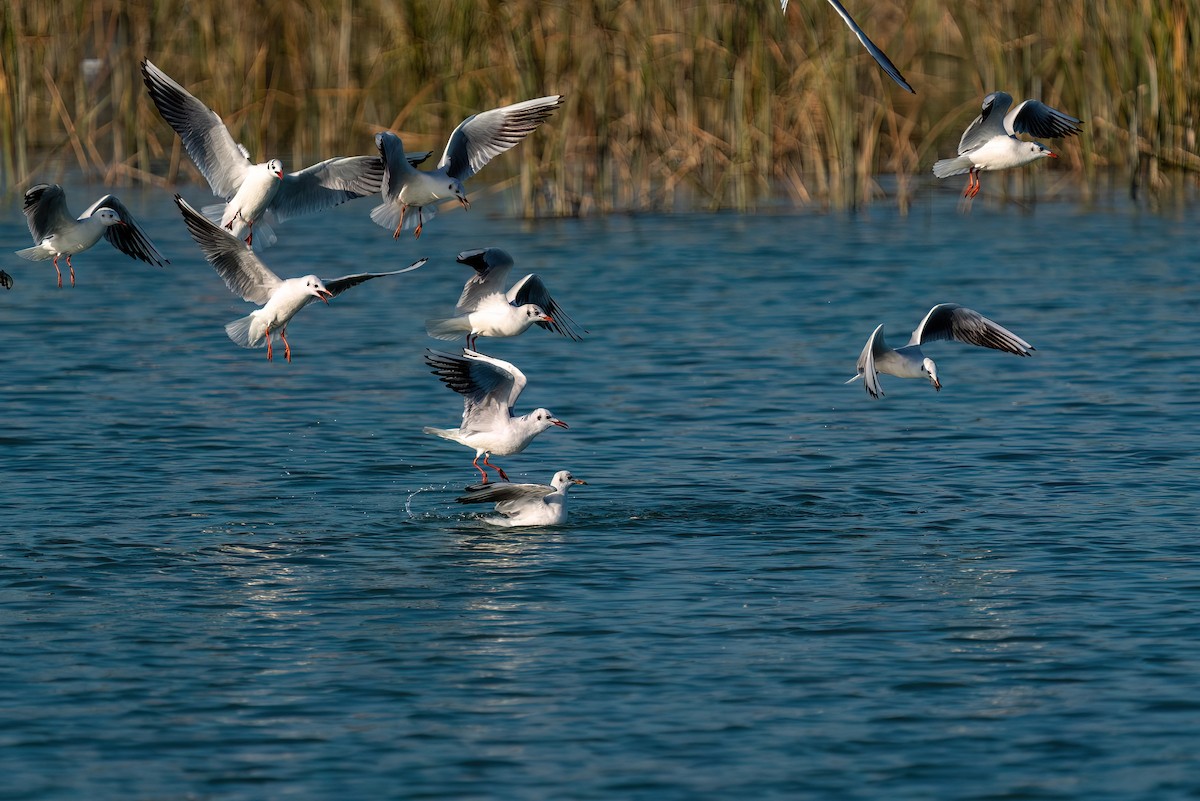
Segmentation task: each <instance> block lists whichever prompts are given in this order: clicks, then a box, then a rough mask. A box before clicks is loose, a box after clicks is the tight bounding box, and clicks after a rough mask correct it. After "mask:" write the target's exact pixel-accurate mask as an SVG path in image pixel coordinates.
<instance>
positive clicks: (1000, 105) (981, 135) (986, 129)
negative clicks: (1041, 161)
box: [958, 92, 1013, 156]
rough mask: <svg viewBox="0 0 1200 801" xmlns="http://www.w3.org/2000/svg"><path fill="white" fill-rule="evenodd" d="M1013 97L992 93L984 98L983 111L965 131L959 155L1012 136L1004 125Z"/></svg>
mask: <svg viewBox="0 0 1200 801" xmlns="http://www.w3.org/2000/svg"><path fill="white" fill-rule="evenodd" d="M1012 100H1013V99H1012V95H1010V94H1008V93H1007V92H992V93H991V94H989V95H988V96H987V97H985V98H983V109H982V110H981V111H980V113H979V116H978V117H976V118H975V121H974V122H972V123H971V124H970V125H968V126H967V130H965V131H963V135H962V139H959V140H958V155H960V156H961V155H962V154H964V153H969V152H970V151H972V150H975V149H976V148H978V147H982V146H983V145H985V144H987V143H988V142H990V141H991V140H992V139H993V138H995V137H997V136H1003V135H1005V134H1011V133H1012V131H1011V130H1009V129H1008V128H1007V126H1006V125H1005V123H1004V115H1005V113H1006V112H1007V111H1008V108H1009V106H1011V105H1012Z"/></svg>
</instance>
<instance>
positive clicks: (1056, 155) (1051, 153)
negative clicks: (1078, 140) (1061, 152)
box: [1046, 150, 1058, 159]
mask: <svg viewBox="0 0 1200 801" xmlns="http://www.w3.org/2000/svg"><path fill="white" fill-rule="evenodd" d="M1046 155H1047V156H1048V157H1049V158H1052V159H1056V158H1058V154H1057V153H1055V152H1054V151H1053V150H1051V151H1050V152H1049V153H1047V154H1046Z"/></svg>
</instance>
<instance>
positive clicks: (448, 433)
mask: <svg viewBox="0 0 1200 801" xmlns="http://www.w3.org/2000/svg"><path fill="white" fill-rule="evenodd" d="M421 433H422V434H433V435H434V436H435V437H441V438H442V439H448V440H454V438H455V437H456V436H457V435H458V429H457V428H434V427H433V426H425V427H424V428H422V429H421Z"/></svg>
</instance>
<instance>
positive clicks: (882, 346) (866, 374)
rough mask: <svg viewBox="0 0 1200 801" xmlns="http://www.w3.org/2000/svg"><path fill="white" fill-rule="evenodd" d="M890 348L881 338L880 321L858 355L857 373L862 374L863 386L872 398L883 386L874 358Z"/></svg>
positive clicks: (881, 327) (875, 396) (879, 392)
mask: <svg viewBox="0 0 1200 801" xmlns="http://www.w3.org/2000/svg"><path fill="white" fill-rule="evenodd" d="M890 350H891V348H889V347H888V345H887V342H885V341H884V339H883V323H880V324H879V325H878V326H876V327H875V330H874V331H872V332H871V337H870V339H868V340H867V344H866V345H864V346H863V349H862V353H861V354H860V355H859V357H858V373H859V375H861V376H862V380H863V387H865V388H866V390H867V394H868V395H870V396H871V397H872V398H878V397H879V396H880V395H882V394H883V387H882V386H881V385H880V383H879V371H878V370H876V369H875V360H876V359H877V358H879V357H880V356H882V355H883V354H885V353H887V352H888V351H890ZM856 377H857V376H856ZM853 380H854V379H853V378H852V379H850V381H853ZM846 383H849V381H848V382H846Z"/></svg>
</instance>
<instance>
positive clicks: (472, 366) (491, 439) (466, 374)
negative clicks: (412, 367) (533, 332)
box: [422, 350, 567, 484]
mask: <svg viewBox="0 0 1200 801" xmlns="http://www.w3.org/2000/svg"><path fill="white" fill-rule="evenodd" d="M425 363H426V364H428V365H429V366H430V367H432V368H433V374H434V375H436V376H437V377H438V378H440V379H441V380H442V383H443V384H445V385H446V386H448V387H450V389H452V390H454V391H455V392H457V393H458V394H460V395H462V396H463V416H462V424H461V425H460V426H459V427H458V428H431V427H429V426H426V427H425V428H424V429H422V430H423V431H424V432H425V433H426V434H434V435H436V436H439V437H441V438H442V439H448V440H450V441H452V442H457V443H459V444H460V445H466V446H467V447H468V448H473V449H474V450H475V460H474V461H473V462H471V464H472V465H474V467H475V469H476V470H478V471H479V473H480V475H482V476H483V483H484V484H487V483H488V474H487V471H486V470H484V469H483V467H481V466H480V465H479V457H480V456H482V457H483V463H484V464H485V465H487V466H488V467H490V468H492V469H493V470H495V471H496V472H497V473H499V474H500V478H502V479H504V480H505V481H507V480H508V476H507V475H506V474H505V472H504V471H503V470H502V469H501V468H500V467H498V466H496V465H494V464H492V463H491V462H490V461H489V460H488V457H489V456H491V455H493V454H494V455H496V456H509V455H511V454H514V453H520V452H521V451H523V450H525V448H526V447H527V446H528V445H529V443H530V442H532V441H533V438H534V437H536V436H537V435H538V434H540V433H542V432H543V431H545V430H546V429H547V428H550V426H558V427H559V428H567V424H566V423H564V422H563V421H562V420H559V419H558V418H557V417H555V416H554V415H552V414H551V413H550V410H549V409H534V410H533V411H532V412H529V413H528V414H523V415H519V416H518V415H514V414H513V404H515V403H516V402H517V398H518V397H520V395H521V390H523V389H524V388H525V383H526V380H525V374H524V373H522V372H521V371H520V370H518V369H517V367H516V366H515V365H513V364H510V363H509V362H506V361H504V360H502V359H494V358H492V357H491V356H484V355H483V354H482V353H476V352H475V351H473V350H464V351H463V352H462V355H461V356H460V355H454V354H450V353H438V352H436V351H432V350H431V351H426V353H425Z"/></svg>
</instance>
